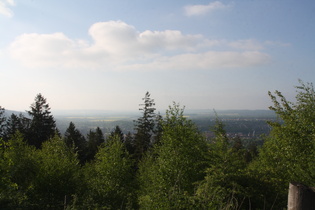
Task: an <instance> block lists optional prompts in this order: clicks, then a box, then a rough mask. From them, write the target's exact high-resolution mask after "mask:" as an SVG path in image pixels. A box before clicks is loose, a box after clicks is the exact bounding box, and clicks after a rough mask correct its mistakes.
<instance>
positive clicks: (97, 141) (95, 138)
mask: <svg viewBox="0 0 315 210" xmlns="http://www.w3.org/2000/svg"><path fill="white" fill-rule="evenodd" d="M87 140H88V142H87V160H89V161H91V160H93V159H94V157H95V154H96V153H97V152H98V148H99V146H100V145H101V144H103V143H104V141H105V138H104V135H103V132H102V130H101V129H100V128H99V127H97V128H96V130H95V131H92V130H90V132H89V133H88V135H87Z"/></svg>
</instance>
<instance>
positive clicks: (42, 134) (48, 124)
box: [27, 93, 56, 148]
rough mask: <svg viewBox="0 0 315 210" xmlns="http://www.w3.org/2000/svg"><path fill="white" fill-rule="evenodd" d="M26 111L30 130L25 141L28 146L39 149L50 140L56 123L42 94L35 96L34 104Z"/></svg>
mask: <svg viewBox="0 0 315 210" xmlns="http://www.w3.org/2000/svg"><path fill="white" fill-rule="evenodd" d="M30 108H31V110H30V111H27V113H28V114H29V116H30V117H31V124H30V128H29V130H28V132H27V141H28V143H29V144H30V145H34V146H35V147H36V148H40V147H41V145H42V143H43V142H45V141H47V140H48V139H50V138H52V137H53V136H54V135H55V132H56V122H55V119H54V117H53V115H52V114H51V111H50V107H49V104H48V103H47V101H46V98H44V97H43V96H42V94H40V93H39V94H37V96H36V97H35V102H34V103H33V104H32V105H31V107H30Z"/></svg>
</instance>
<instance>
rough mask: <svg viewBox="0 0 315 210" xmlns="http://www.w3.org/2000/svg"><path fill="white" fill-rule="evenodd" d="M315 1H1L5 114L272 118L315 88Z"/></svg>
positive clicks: (0, 49)
mask: <svg viewBox="0 0 315 210" xmlns="http://www.w3.org/2000/svg"><path fill="white" fill-rule="evenodd" d="M314 11H315V2H314V1H313V0H302V1H297V0H278V1H273V0H264V1H261V0H239V1H228V0H222V1H198V0H195V1H188V0H181V1H147V0H133V1H122V0H116V1H106V0H93V1H87V0H67V1H60V0H54V1H51V0H0V27H1V33H0V78H1V83H0V88H1V94H0V98H1V100H0V106H2V107H4V108H6V109H11V110H12V109H13V110H21V111H23V110H28V109H29V106H30V104H31V103H32V102H33V101H34V97H35V96H36V94H37V93H42V94H43V95H44V97H46V98H47V100H48V103H49V104H50V106H51V108H52V110H67V109H96V110H137V109H138V105H139V104H140V103H141V102H142V100H141V98H143V96H144V94H145V93H146V91H149V92H150V93H151V97H152V98H154V99H155V102H156V107H157V109H158V110H161V111H162V110H165V109H166V108H167V107H168V105H171V104H172V103H173V101H175V102H178V103H180V104H181V105H183V106H186V109H218V110H220V109H268V107H269V106H270V105H271V102H270V99H269V97H268V94H267V93H268V91H275V90H279V91H281V92H282V93H283V94H284V95H285V96H286V97H287V98H288V99H289V100H294V96H295V94H296V92H295V88H294V86H296V85H298V79H302V80H303V81H304V82H312V83H313V82H314V79H315V40H314V37H315V12H314Z"/></svg>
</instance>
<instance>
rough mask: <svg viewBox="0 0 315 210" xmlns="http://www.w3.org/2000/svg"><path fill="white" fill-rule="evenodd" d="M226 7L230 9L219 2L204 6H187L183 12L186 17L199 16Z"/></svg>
mask: <svg viewBox="0 0 315 210" xmlns="http://www.w3.org/2000/svg"><path fill="white" fill-rule="evenodd" d="M228 7H230V5H225V4H223V3H221V2H220V1H214V2H210V3H209V4H206V5H202V4H198V5H189V6H186V7H185V8H184V10H185V14H186V15H187V16H199V15H204V14H207V13H210V12H212V11H215V10H219V9H226V8H228Z"/></svg>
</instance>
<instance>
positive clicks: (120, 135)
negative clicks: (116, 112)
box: [110, 125, 125, 142]
mask: <svg viewBox="0 0 315 210" xmlns="http://www.w3.org/2000/svg"><path fill="white" fill-rule="evenodd" d="M110 136H111V137H114V136H118V138H119V139H120V141H121V142H124V139H125V138H124V133H123V132H122V130H121V129H120V127H119V126H118V125H116V127H115V129H114V130H113V131H112V132H111V133H110Z"/></svg>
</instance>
